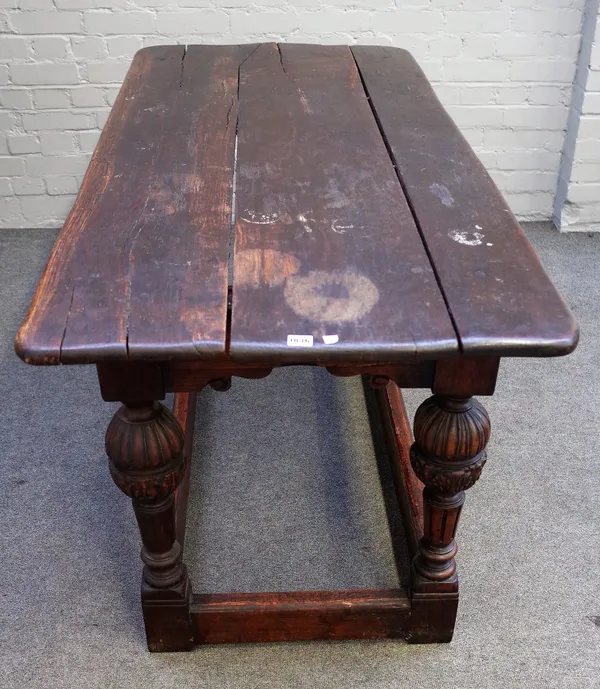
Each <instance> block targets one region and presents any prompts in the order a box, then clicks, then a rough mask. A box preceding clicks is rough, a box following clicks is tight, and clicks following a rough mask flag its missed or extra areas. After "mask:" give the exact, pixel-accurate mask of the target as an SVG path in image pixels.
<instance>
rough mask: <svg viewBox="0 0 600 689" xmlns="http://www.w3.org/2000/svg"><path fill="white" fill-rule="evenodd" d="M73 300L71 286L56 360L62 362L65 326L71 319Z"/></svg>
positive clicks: (65, 333) (73, 295) (73, 293)
mask: <svg viewBox="0 0 600 689" xmlns="http://www.w3.org/2000/svg"><path fill="white" fill-rule="evenodd" d="M74 298H75V284H73V289H72V290H71V299H70V301H69V308H68V310H67V317H66V318H65V327H64V328H63V334H62V337H61V338H60V346H59V348H58V360H59V361H61V360H62V350H63V344H64V342H65V337H66V335H67V326H68V325H69V318H70V317H71V310H72V309H73V300H74Z"/></svg>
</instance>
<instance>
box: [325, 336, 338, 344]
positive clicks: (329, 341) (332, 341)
mask: <svg viewBox="0 0 600 689" xmlns="http://www.w3.org/2000/svg"><path fill="white" fill-rule="evenodd" d="M339 341H340V336H339V335H323V342H324V343H325V344H337V343H338V342H339Z"/></svg>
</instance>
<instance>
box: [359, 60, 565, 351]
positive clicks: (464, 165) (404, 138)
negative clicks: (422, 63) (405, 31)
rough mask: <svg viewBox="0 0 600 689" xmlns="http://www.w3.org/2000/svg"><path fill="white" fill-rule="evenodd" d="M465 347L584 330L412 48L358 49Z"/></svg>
mask: <svg viewBox="0 0 600 689" xmlns="http://www.w3.org/2000/svg"><path fill="white" fill-rule="evenodd" d="M352 52H353V55H354V57H355V59H356V62H357V65H358V68H359V70H360V73H361V77H362V79H363V81H364V86H365V90H366V92H367V94H368V96H369V97H370V99H371V101H370V102H371V104H372V106H373V109H374V111H375V113H376V115H377V118H378V121H379V123H380V127H381V132H382V136H383V138H384V139H385V141H386V143H387V145H388V148H389V151H390V153H391V155H392V157H393V160H394V163H395V165H397V169H398V173H399V175H400V177H401V179H402V184H403V187H404V190H405V192H406V196H407V198H408V201H409V203H410V205H411V207H412V209H413V213H414V215H415V217H416V218H417V222H418V225H419V228H420V230H421V233H422V236H423V241H424V242H425V245H426V246H427V250H428V252H429V254H430V258H431V260H432V262H433V265H434V266H435V271H436V273H437V276H438V279H439V281H440V284H441V289H442V291H443V294H444V296H445V298H446V300H447V303H448V308H449V311H450V313H451V315H452V318H453V321H454V324H455V326H456V329H457V333H458V336H459V339H460V343H461V347H462V349H463V351H464V353H465V354H469V355H470V354H487V355H489V356H498V355H503V356H553V355H558V354H568V353H569V352H570V351H572V350H573V349H574V348H575V345H576V344H577V338H578V329H577V325H576V324H575V322H574V320H573V317H572V316H571V314H570V312H569V310H568V309H567V307H566V306H565V304H564V302H563V300H562V299H561V297H560V296H559V295H558V293H557V291H556V289H555V288H554V286H553V285H552V283H551V282H550V280H549V279H548V277H547V276H546V274H545V272H544V270H543V268H542V266H541V265H540V262H539V260H538V258H537V256H536V254H535V251H534V249H533V247H532V246H531V244H530V243H529V241H528V240H527V238H526V237H525V235H524V234H523V232H522V230H521V229H520V227H519V225H518V223H517V221H516V220H515V218H514V216H513V215H512V213H511V212H510V210H509V208H508V206H507V204H506V202H505V201H504V199H503V198H502V195H501V194H500V192H499V191H498V189H497V187H496V185H495V184H494V182H493V181H492V179H491V177H490V176H489V175H488V174H487V172H486V170H485V168H484V167H483V165H482V164H481V163H480V161H479V160H478V158H477V156H476V155H475V154H474V153H473V151H472V150H471V147H470V146H469V144H468V143H467V141H466V140H465V138H464V137H463V136H462V134H461V133H460V131H459V130H458V127H457V126H456V125H455V124H454V122H453V121H452V120H451V118H450V117H449V115H448V114H447V113H446V111H445V110H444V108H443V107H442V106H441V104H440V102H439V100H438V99H437V97H436V96H435V93H434V91H433V89H432V88H431V85H430V84H429V82H428V81H427V79H426V77H425V75H424V74H423V72H422V70H421V68H420V67H419V66H418V64H417V63H416V61H415V60H414V58H413V57H412V56H411V55H410V53H408V52H406V51H405V50H398V49H397V48H381V47H375V46H374V47H371V46H356V47H353V48H352Z"/></svg>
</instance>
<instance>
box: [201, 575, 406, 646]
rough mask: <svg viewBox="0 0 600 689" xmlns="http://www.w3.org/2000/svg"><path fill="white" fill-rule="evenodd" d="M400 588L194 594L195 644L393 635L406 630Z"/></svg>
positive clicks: (403, 603)
mask: <svg viewBox="0 0 600 689" xmlns="http://www.w3.org/2000/svg"><path fill="white" fill-rule="evenodd" d="M409 616H410V600H409V598H408V595H407V593H406V592H405V591H404V590H402V589H388V590H381V591H373V590H357V591H298V592H291V593H237V594H235V593H234V594H205V595H195V596H194V597H193V599H192V618H193V620H194V627H195V634H196V643H199V644H218V643H244V642H248V641H311V640H314V639H373V638H379V639H382V638H395V637H402V636H404V635H405V634H406V628H407V622H408V619H409Z"/></svg>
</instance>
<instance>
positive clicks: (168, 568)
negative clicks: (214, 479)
mask: <svg viewBox="0 0 600 689" xmlns="http://www.w3.org/2000/svg"><path fill="white" fill-rule="evenodd" d="M183 445H184V434H183V430H182V428H181V426H180V424H179V422H178V421H177V419H176V418H175V416H174V415H173V414H172V413H171V412H170V411H169V410H168V409H167V408H166V407H165V406H164V405H162V404H161V403H160V402H156V401H148V402H143V403H131V404H130V403H127V402H125V403H124V404H123V406H121V407H120V409H119V410H118V411H117V412H116V413H115V415H114V416H113V418H112V420H111V422H110V424H109V426H108V430H107V432H106V454H107V455H108V458H109V467H110V473H111V475H112V478H113V480H114V482H115V483H116V485H117V486H118V487H119V488H120V489H121V490H122V491H123V492H124V493H125V494H126V495H128V496H129V497H130V498H131V499H132V502H133V509H134V512H135V515H136V518H137V521H138V525H139V529H140V534H141V537H142V543H143V545H142V552H141V558H142V561H143V562H144V575H143V582H144V584H146V585H147V587H149V588H151V589H159V590H160V589H172V588H177V587H181V586H183V587H184V588H185V584H186V582H187V573H186V569H185V566H184V565H183V563H182V561H181V546H180V545H179V543H178V542H177V540H176V536H175V500H174V492H175V490H176V489H177V486H178V485H179V484H180V482H181V480H182V478H183V475H184V472H185V461H186V460H185V456H184V452H183Z"/></svg>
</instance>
